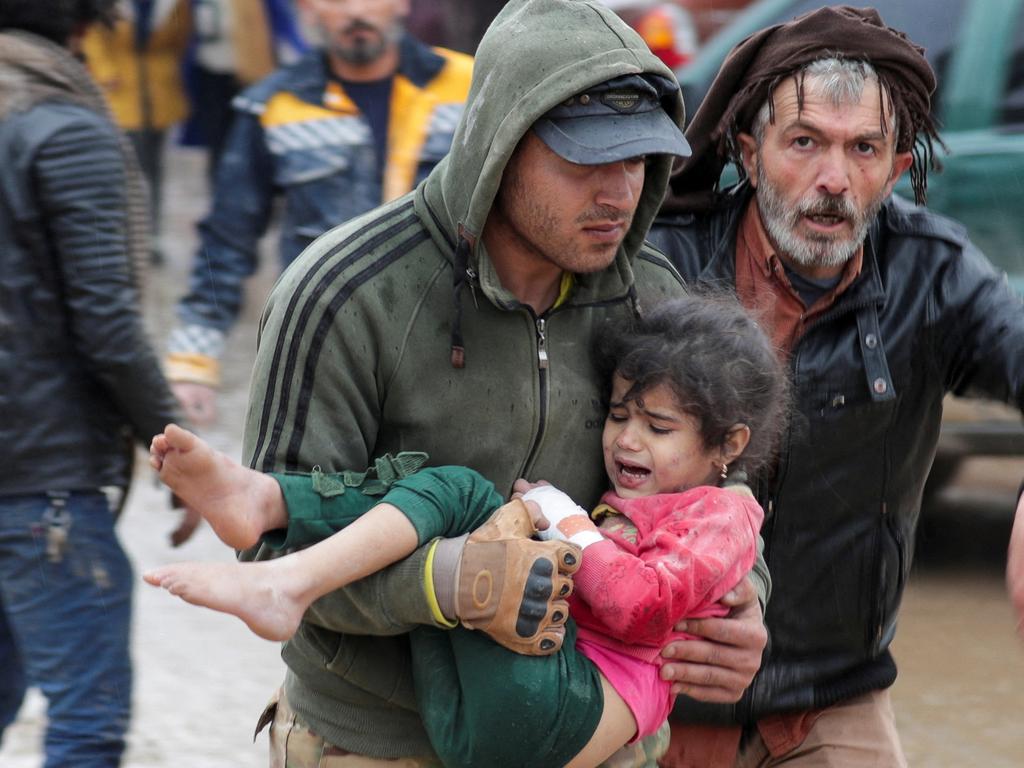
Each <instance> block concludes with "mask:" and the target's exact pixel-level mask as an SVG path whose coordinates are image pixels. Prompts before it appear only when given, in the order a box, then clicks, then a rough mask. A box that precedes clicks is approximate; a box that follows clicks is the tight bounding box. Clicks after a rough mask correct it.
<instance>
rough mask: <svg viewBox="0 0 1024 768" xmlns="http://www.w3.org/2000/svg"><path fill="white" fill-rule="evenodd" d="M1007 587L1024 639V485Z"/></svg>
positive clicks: (1015, 520)
mask: <svg viewBox="0 0 1024 768" xmlns="http://www.w3.org/2000/svg"><path fill="white" fill-rule="evenodd" d="M1006 587H1007V589H1008V590H1009V592H1010V601H1011V602H1012V603H1013V608H1014V610H1015V611H1016V612H1017V634H1018V635H1019V636H1020V639H1021V640H1024V486H1021V493H1020V496H1019V498H1018V500H1017V513H1016V515H1015V516H1014V518H1013V530H1012V531H1011V532H1010V548H1009V550H1008V552H1007V556H1006Z"/></svg>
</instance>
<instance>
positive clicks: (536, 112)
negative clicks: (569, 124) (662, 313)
mask: <svg viewBox="0 0 1024 768" xmlns="http://www.w3.org/2000/svg"><path fill="white" fill-rule="evenodd" d="M633 74H646V75H660V76H661V77H665V78H668V79H670V80H672V81H674V80H675V76H674V75H673V73H672V71H671V70H670V69H669V68H668V67H667V66H665V64H664V63H662V62H661V60H660V59H658V58H657V57H656V56H655V55H654V54H652V53H651V52H650V50H649V49H648V48H647V45H646V43H644V41H643V40H642V39H641V38H640V36H639V35H638V34H637V33H636V32H634V31H633V30H632V29H631V28H630V27H629V26H628V25H627V24H625V23H624V22H623V21H622V20H621V19H620V18H619V17H618V16H617V15H616V14H615V13H613V12H612V11H610V10H608V8H606V7H605V6H603V5H601V4H600V3H598V2H595V0H511V2H509V3H508V4H507V5H506V6H505V7H504V9H503V10H502V11H501V13H500V14H498V16H497V18H495V20H494V22H493V23H492V24H491V26H490V27H489V28H488V30H487V33H486V34H485V35H484V37H483V39H482V40H481V42H480V46H479V48H478V50H477V54H476V59H475V65H474V73H473V82H472V86H471V88H470V92H469V97H468V99H467V102H466V108H465V111H464V113H463V116H462V120H461V121H460V123H459V127H458V129H457V131H456V133H455V138H454V141H453V142H452V147H451V151H450V152H449V154H448V156H447V157H446V158H445V159H444V160H443V161H442V162H441V163H440V164H439V165H438V166H437V168H435V170H434V172H433V173H431V175H430V176H429V177H428V179H427V181H426V186H425V188H423V194H424V195H425V199H426V203H427V205H428V206H429V208H430V210H431V212H432V214H433V217H434V220H435V222H436V223H437V224H438V225H439V226H440V227H441V228H442V229H443V230H444V231H445V239H446V240H448V244H449V246H450V247H452V248H454V244H455V243H456V242H457V241H460V240H462V241H468V243H469V248H470V253H469V254H468V262H469V263H470V264H477V263H478V262H479V259H480V258H481V249H479V248H478V247H477V242H478V238H479V236H480V233H481V231H482V230H483V227H484V223H485V222H486V220H487V215H488V213H489V211H490V209H491V206H492V204H493V202H494V198H495V195H496V194H497V191H498V187H499V184H500V182H501V176H502V172H503V171H504V168H505V164H506V163H507V162H508V159H509V157H510V156H511V154H512V152H513V150H514V149H515V148H516V146H517V144H518V143H519V140H520V139H521V138H522V137H523V136H524V135H525V134H526V132H527V131H528V130H530V128H531V126H532V125H533V124H534V122H536V120H537V119H538V118H539V117H541V115H543V114H544V113H545V112H547V111H548V110H550V109H552V108H553V107H555V106H557V105H558V104H560V103H561V102H563V101H565V100H566V99H568V98H569V97H571V96H574V95H576V94H577V93H579V92H580V91H583V90H585V89H587V88H589V87H591V86H593V85H596V84H598V83H602V82H604V81H606V80H610V79H611V78H614V77H619V76H622V75H633ZM663 106H664V108H665V110H666V112H667V113H668V114H669V115H670V116H671V117H672V118H673V120H675V121H676V122H677V124H678V125H680V126H682V123H683V116H684V112H683V101H682V96H681V95H680V93H679V91H678V90H675V91H673V92H672V94H671V95H669V96H667V97H665V98H664V99H663ZM672 162H673V158H672V157H671V156H669V155H655V156H653V157H652V158H651V160H650V162H649V163H648V167H647V173H646V180H645V182H644V188H643V191H642V193H641V198H640V203H639V205H638V207H637V211H636V215H635V216H634V219H633V224H632V227H631V228H630V231H629V232H628V233H627V235H626V237H625V239H624V241H623V244H622V247H621V248H620V249H619V254H618V256H617V258H616V267H617V268H618V271H619V272H620V273H621V274H622V276H623V278H624V280H623V282H624V283H626V284H627V285H628V284H629V283H631V281H632V278H631V271H630V269H629V266H628V262H629V260H630V259H631V258H632V257H633V256H634V255H635V254H636V253H637V252H638V251H639V250H640V246H641V244H642V243H643V240H644V236H645V234H646V232H647V229H648V227H649V226H650V224H651V222H652V221H653V219H654V216H655V215H656V213H657V211H658V207H659V205H660V203H661V200H662V198H663V196H664V194H665V189H666V186H667V183H668V177H669V174H670V172H671V168H672ZM616 267H613V269H614V268H616ZM483 288H484V290H485V291H486V290H487V289H488V286H487V285H486V284H485V285H484V286H483Z"/></svg>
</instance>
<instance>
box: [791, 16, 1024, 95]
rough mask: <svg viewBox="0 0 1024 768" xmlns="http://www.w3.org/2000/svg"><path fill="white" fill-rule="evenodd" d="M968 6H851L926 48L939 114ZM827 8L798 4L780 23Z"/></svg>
mask: <svg viewBox="0 0 1024 768" xmlns="http://www.w3.org/2000/svg"><path fill="white" fill-rule="evenodd" d="M966 2H967V0H873V2H871V3H851V4H852V5H857V6H860V5H870V6H871V7H873V8H875V9H876V10H877V11H878V13H879V14H881V16H882V19H883V20H884V21H885V23H886V24H887V25H888V26H890V27H893V28H894V29H899V30H902V31H903V32H906V33H907V36H908V37H909V38H910V39H911V40H913V41H914V42H915V43H917V44H918V45H920V46H921V47H922V48H924V50H925V58H927V59H928V63H929V64H931V65H932V69H934V70H935V76H936V78H937V80H938V88H937V89H936V92H935V95H934V96H932V112H933V113H936V114H937V113H938V112H939V108H940V107H939V105H940V104H941V103H942V88H943V85H944V84H945V80H946V78H945V74H946V68H947V65H948V64H949V58H950V54H951V53H952V51H953V44H954V42H955V39H956V35H957V32H958V31H959V29H960V27H961V17H962V16H963V13H964V6H965V5H966ZM825 5H829V3H823V2H821V1H820V0H798V2H795V3H793V4H792V5H791V6H790V7H789V10H788V11H787V12H786V14H785V15H784V16H782V17H781V18H779V19H778V21H787V20H789V19H792V18H795V17H796V16H799V15H800V14H802V13H806V12H807V11H813V10H814V9H816V8H821V7H823V6H825ZM1022 95H1024V94H1022ZM1022 106H1024V105H1022Z"/></svg>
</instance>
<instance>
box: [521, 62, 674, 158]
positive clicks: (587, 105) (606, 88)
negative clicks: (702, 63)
mask: <svg viewBox="0 0 1024 768" xmlns="http://www.w3.org/2000/svg"><path fill="white" fill-rule="evenodd" d="M677 88H678V86H677V85H676V84H675V83H671V82H670V81H668V80H667V79H666V78H663V77H659V76H657V75H649V76H646V77H645V76H642V75H624V76H623V77H616V78H614V79H612V80H606V81H605V82H603V83H599V84H597V85H595V86H592V87H590V88H588V89H587V90H585V91H583V92H582V93H578V94H576V95H575V96H573V97H572V98H571V99H567V100H566V101H563V102H562V103H561V104H559V105H558V106H557V107H555V108H554V109H551V110H549V111H548V112H546V113H545V114H544V115H543V116H541V117H540V119H538V120H537V122H535V123H534V124H533V130H534V132H535V133H536V134H537V135H538V136H539V137H540V138H541V140H542V141H543V142H544V143H545V144H547V145H548V147H549V148H550V149H551V150H552V151H554V152H555V153H557V154H558V155H560V156H561V157H563V158H565V159H566V160H568V161H569V162H572V163H577V164H579V165H600V164H602V163H614V162H616V161H618V160H625V159H626V158H630V157H638V156H640V155H659V154H662V155H678V156H680V157H688V156H689V155H690V145H689V144H687V142H686V139H685V138H684V137H683V132H682V131H681V130H679V126H678V125H676V124H675V121H674V120H672V118H671V117H669V115H668V113H667V112H666V111H665V110H664V109H663V108H662V106H661V99H662V97H664V96H667V95H669V94H670V93H671V92H672V91H673V90H675V89H677Z"/></svg>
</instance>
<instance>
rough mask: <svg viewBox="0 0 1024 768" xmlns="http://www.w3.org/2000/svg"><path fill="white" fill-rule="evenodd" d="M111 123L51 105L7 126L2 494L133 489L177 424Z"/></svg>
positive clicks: (1, 217) (0, 285)
mask: <svg viewBox="0 0 1024 768" xmlns="http://www.w3.org/2000/svg"><path fill="white" fill-rule="evenodd" d="M119 142H120V140H119V138H118V135H117V132H116V129H115V128H114V126H113V124H112V123H111V122H110V120H109V119H108V118H107V117H105V116H102V115H100V114H98V113H97V112H95V111H92V110H90V109H89V108H87V107H86V106H83V105H81V104H73V103H70V102H67V103H62V102H61V101H59V100H55V99H49V100H46V101H43V102H40V103H38V104H36V105H35V106H31V107H30V108H28V109H24V110H17V111H10V112H8V113H6V115H5V116H2V117H0V467H2V470H0V495H2V496H9V495H14V494H26V493H38V492H43V491H52V490H74V489H91V488H98V487H100V486H105V485H116V486H120V487H125V486H126V485H127V484H128V482H129V479H130V469H131V451H132V447H131V439H132V438H133V437H134V438H135V439H136V440H138V441H140V442H142V443H148V441H149V439H150V438H151V437H152V435H153V434H155V433H157V432H159V431H161V430H162V429H163V427H164V425H166V424H167V422H169V421H173V420H175V418H176V417H175V406H174V400H173V397H172V395H171V393H170V391H169V389H168V387H167V384H166V382H165V381H164V378H163V376H162V374H161V372H160V368H159V365H158V363H157V360H156V358H155V356H154V354H153V352H152V350H151V349H150V347H149V344H148V342H147V340H146V337H145V334H144V331H143V326H142V318H141V316H140V313H139V307H138V293H137V291H136V289H135V287H134V284H133V280H132V277H131V270H130V267H129V256H128V250H127V247H126V241H125V231H126V193H125V167H124V156H123V153H122V148H121V145H120V143H119Z"/></svg>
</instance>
